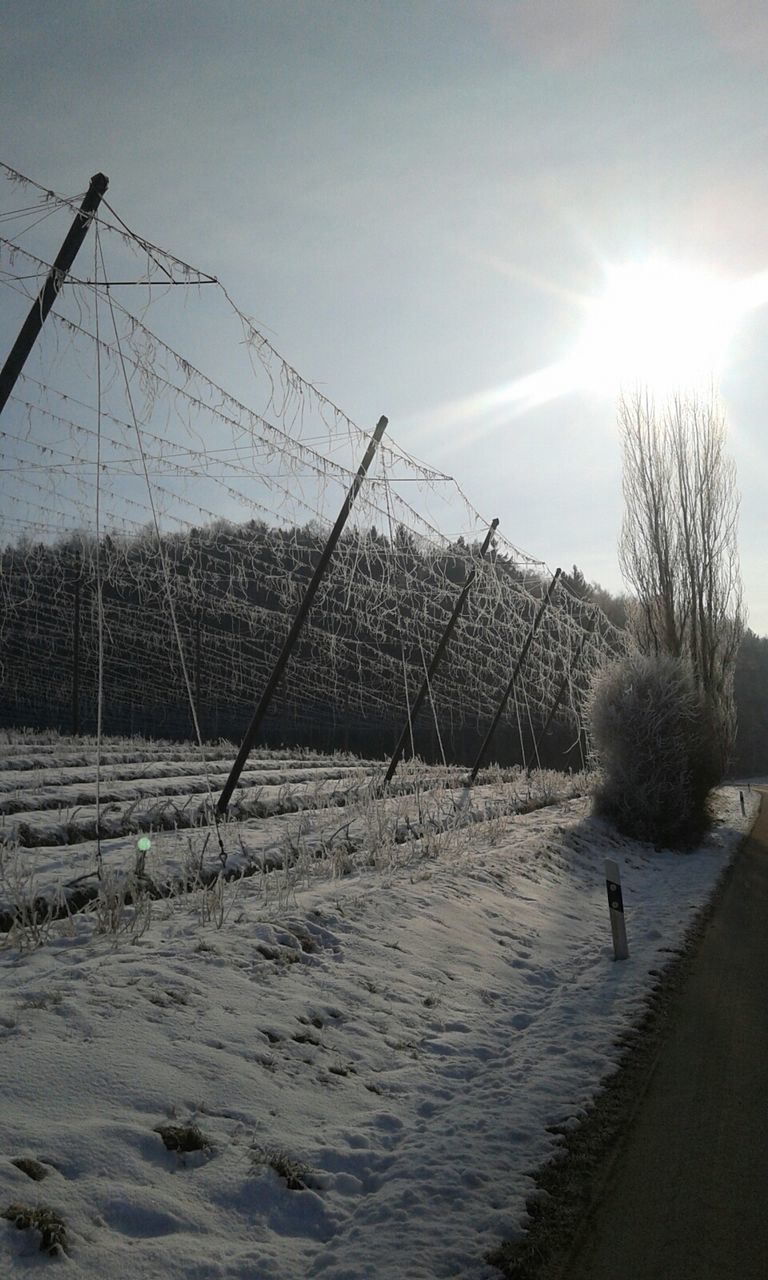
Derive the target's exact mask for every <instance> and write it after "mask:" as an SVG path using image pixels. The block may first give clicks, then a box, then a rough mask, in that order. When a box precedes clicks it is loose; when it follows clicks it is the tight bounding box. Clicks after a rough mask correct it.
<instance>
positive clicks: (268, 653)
mask: <svg viewBox="0 0 768 1280" xmlns="http://www.w3.org/2000/svg"><path fill="white" fill-rule="evenodd" d="M0 181H2V186H3V206H2V207H3V209H4V212H3V213H2V214H1V215H0V223H1V224H2V225H1V226H0V231H1V232H2V234H1V235H0V273H1V274H0V281H2V285H3V289H2V296H3V302H2V312H1V314H2V321H3V335H4V336H3V343H4V346H5V347H6V348H7V347H9V346H10V344H11V343H12V341H13V339H14V337H15V334H16V332H17V331H18V328H19V326H20V323H21V321H22V320H23V318H24V316H25V315H26V312H27V310H28V309H29V306H30V303H31V302H32V301H33V300H34V299H35V297H36V296H37V294H38V291H39V289H40V286H41V283H42V281H43V280H44V278H45V276H46V274H47V272H48V271H49V270H50V263H51V261H52V258H53V255H54V253H55V250H56V248H57V247H58V245H59V243H60V242H61V239H62V236H63V234H64V232H65V231H66V229H67V227H68V225H69V223H70V222H71V219H72V216H73V211H76V209H77V208H78V207H79V203H80V199H81V196H80V195H75V196H72V197H64V196H60V195H57V194H55V193H53V192H50V191H46V190H45V189H44V188H41V187H39V186H38V185H37V184H35V183H33V182H31V181H30V180H29V179H26V178H23V177H22V176H21V175H19V174H16V173H15V172H14V171H12V170H10V169H8V168H7V167H4V168H3V169H2V171H1V177H0ZM212 331H214V332H215V335H216V343H215V352H218V356H217V359H218V361H219V364H220V365H221V366H222V367H220V368H219V369H217V370H212V369H211V367H210V361H211V359H212V358H213V354H214V353H213V352H212V351H211V346H212V344H211V341H210V335H211V332H212ZM181 348H183V350H184V352H185V354H183V355H182V354H181V350H180V349H181ZM0 435H2V442H3V464H2V471H1V472H0V513H1V514H0V524H1V525H2V528H1V530H0V532H1V533H2V543H3V548H4V549H3V552H2V566H1V573H0V593H1V596H2V624H1V625H2V635H1V636H0V641H1V643H2V649H1V651H0V661H1V662H2V671H1V674H2V683H3V709H2V716H3V720H4V722H5V723H6V724H30V725H35V726H38V727H41V726H44V725H53V726H60V727H62V728H64V729H70V728H74V729H76V730H81V731H93V730H96V729H99V730H101V729H103V730H105V731H109V732H112V733H125V732H133V731H135V732H144V733H153V734H167V735H169V736H177V737H181V736H190V734H191V733H192V732H193V729H194V728H199V730H200V733H201V735H202V736H204V737H214V736H219V735H224V734H226V735H233V736H237V735H238V734H239V733H240V732H241V731H242V729H243V727H244V725H245V723H246V722H247V720H248V718H249V714H250V711H251V709H252V707H253V704H254V701H255V699H256V697H257V696H258V693H259V691H260V689H261V687H262V686H263V684H264V682H265V680H266V679H267V677H268V675H269V672H270V670H271V669H272V665H273V663H274V659H275V656H276V654H277V652H278V651H279V649H280V646H281V644H282V642H283V639H284V637H285V635H286V633H287V631H288V628H289V626H290V622H291V620H292V617H293V615H294V613H295V610H296V608H297V605H298V603H299V601H300V599H301V597H302V594H303V591H304V589H305V586H306V583H307V581H308V580H309V577H310V575H311V573H312V570H313V568H314V565H315V564H316V562H317V559H318V557H319V555H320V553H321V550H322V547H323V545H324V543H325V541H326V538H327V534H328V530H329V528H330V527H331V525H332V524H333V521H334V519H335V517H336V514H337V512H338V510H339V507H340V505H341V502H342V500H343V497H344V495H345V494H346V492H347V490H348V488H349V484H350V481H351V478H352V476H353V474H354V472H355V470H356V468H357V465H358V463H359V461H360V457H361V456H362V454H363V452H364V450H365V447H366V445H367V443H368V439H369V435H370V427H360V426H358V425H357V424H356V423H354V422H353V421H352V420H351V419H350V418H349V417H348V416H347V415H345V414H344V413H343V412H342V411H341V410H340V409H339V408H338V407H337V406H336V405H335V404H333V403H332V402H331V400H329V399H328V398H327V397H326V396H324V395H323V394H321V393H320V392H319V391H318V390H317V388H316V387H314V386H313V385H311V384H310V383H309V382H307V381H305V380H304V379H303V378H302V377H301V376H300V375H299V373H298V372H297V371H296V369H295V368H293V367H292V366H291V365H290V364H288V363H287V362H286V361H285V360H284V359H283V358H282V357H281V356H280V355H279V354H278V352H277V351H276V350H275V348H274V347H273V345H272V344H271V343H270V342H269V341H268V340H267V339H266V337H265V336H264V335H263V333H262V332H261V331H260V330H259V329H258V327H257V326H256V325H255V324H254V323H253V322H252V321H251V320H250V319H249V318H248V317H247V316H246V315H245V314H244V313H243V311H242V310H241V309H240V308H239V307H238V306H237V305H236V304H235V302H234V301H233V300H232V298H231V297H230V295H229V293H228V292H227V291H226V289H225V288H224V287H223V286H222V285H221V284H220V283H219V282H218V281H217V280H215V279H214V278H213V277H212V276H210V275H207V274H206V273H205V272H202V271H199V270H197V269H195V268H193V267H191V266H189V265H188V264H186V263H184V262H182V261H180V260H179V259H178V258H176V257H174V256H173V255H172V254H170V253H168V252H166V251H165V250H161V249H159V248H158V247H156V246H155V245H152V244H150V243H149V242H148V241H146V240H144V239H142V238H141V237H140V236H139V235H137V234H135V233H134V232H133V231H131V230H129V228H128V227H127V226H126V225H125V223H124V222H123V221H122V219H121V218H120V217H119V215H118V214H117V213H116V212H115V211H114V209H113V208H112V207H111V206H110V205H109V204H108V203H107V202H106V201H105V202H104V204H103V205H102V206H101V208H100V210H99V213H98V216H96V217H95V218H94V219H93V223H92V227H91V230H90V231H89V237H88V238H87V239H86V242H85V244H84V246H83V249H82V250H81V253H80V256H79V258H78V259H77V261H76V262H75V264H74V266H73V268H72V272H71V275H70V276H69V278H68V280H67V282H66V285H65V287H64V288H63V289H62V291H61V293H60V294H59V297H58V300H57V302H56V305H55V307H54V308H53V310H52V311H51V314H50V316H49V317H48V320H47V321H46V324H45V326H44V328H43V331H42V333H41V336H40V338H39V340H38V342H37V343H36V345H35V348H34V350H33V352H32V355H31V356H30V359H29V360H28V362H27V364H26V366H25V368H24V371H23V373H22V375H21V377H20V378H19V379H18V381H17V383H16V386H15V388H14V391H13V394H12V396H11V398H10V400H9V402H8V404H7V405H6V408H5V411H4V413H3V416H2V418H0ZM488 525H489V521H488V520H486V519H484V518H483V517H482V516H481V515H480V514H479V513H478V512H477V511H476V510H475V509H474V508H473V507H472V505H471V503H470V502H469V501H468V500H467V499H466V497H465V496H464V494H463V493H462V491H461V489H460V487H459V485H458V484H457V483H456V482H455V480H453V479H452V478H451V477H449V476H446V475H444V474H442V473H441V472H439V471H437V470H435V469H434V468H430V467H429V466H427V465H425V464H423V463H421V462H419V461H417V460H416V459H414V458H413V457H411V456H410V455H409V454H408V452H407V451H406V450H404V449H403V448H401V447H400V446H399V445H398V444H397V443H396V441H395V440H394V439H393V437H392V436H391V435H390V434H387V435H385V437H384V440H383V442H382V444H381V445H380V447H379V450H378V454H377V457H376V460H375V463H374V465H373V466H372V468H371V470H370V473H369V475H368V477H367V479H366V480H365V482H364V484H363V486H362V488H361V490H360V493H359V495H358V497H357V500H356V502H355V506H354V508H353V511H352V515H351V518H350V520H349V522H348V525H347V527H346V530H345V533H344V535H343V536H342V540H341V542H340V543H339V546H338V548H337V550H336V553H335V554H334V557H333V560H332V563H331V566H330V569H329V571H328V573H327V574H326V576H325V578H324V579H323V582H322V584H321V587H320V590H319V592H318V595H317V598H316V600H315V603H314V605H313V609H312V612H311V615H310V618H309V622H308V625H307V626H306V627H305V629H304V631H303V633H302V636H301V638H300V641H299V644H298V646H297V649H296V651H295V653H294V655H293V657H292V660H291V662H290V665H289V667H288V669H287V672H286V675H285V677H284V678H283V680H282V682H281V684H280V686H279V689H278V692H277V696H276V698H275V701H274V704H273V706H272V708H271V712H270V716H269V718H268V720H267V721H266V723H265V726H264V734H265V736H266V739H267V740H271V741H273V742H278V741H292V742H303V743H304V744H305V745H309V746H317V747H321V748H326V749H327V748H329V747H334V746H337V747H344V748H352V749H355V750H358V751H365V752H366V753H367V754H384V753H386V752H388V751H390V750H391V748H392V745H393V743H394V741H395V739H396V737H397V734H398V732H399V730H400V728H401V726H402V724H403V720H404V717H405V716H406V715H407V710H408V707H409V705H410V704H411V702H412V700H413V697H414V693H415V690H416V689H417V688H418V686H419V685H420V684H421V682H422V680H423V678H424V673H425V670H426V667H427V664H428V662H429V660H430V658H431V656H432V654H433V653H434V651H435V649H436V647H437V644H438V642H439V639H440V636H441V635H442V633H443V630H444V628H445V625H446V623H447V621H448V619H449V617H450V615H451V611H452V609H453V606H454V603H455V600H456V597H457V595H458V593H459V592H460V590H461V588H462V585H463V584H464V582H465V581H466V579H467V577H468V575H469V574H470V573H471V572H473V571H474V572H475V573H476V578H475V581H474V582H473V585H472V590H471V593H470V595H469V601H468V606H467V608H466V610H465V611H464V613H463V614H462V616H461V618H460V619H459V622H458V624H457V627H456V630H455V632H454V634H453V637H452V639H451V643H450V646H449V648H448V651H447V654H446V658H445V661H444V662H443V664H442V666H441V668H440V670H439V672H438V674H437V675H436V677H435V679H434V681H433V683H432V685H431V686H430V689H429V698H428V703H427V707H425V709H424V711H423V712H422V715H421V717H420V719H419V721H418V722H417V724H416V725H415V727H414V734H413V740H412V743H411V747H412V748H413V749H415V750H416V751H419V752H426V753H427V754H432V755H433V756H434V757H435V758H439V757H440V756H441V755H442V756H444V757H445V758H448V759H454V760H458V759H468V758H471V754H472V752H473V750H474V749H475V747H476V745H477V743H478V741H480V740H481V739H482V736H483V734H484V732H485V730H486V728H487V726H488V723H489V722H490V720H491V718H492V717H493V715H494V712H495V710H496V708H497V706H498V703H499V698H500V696H501V693H502V691H503V689H504V687H505V685H506V682H507V680H508V677H509V672H510V670H511V669H512V668H513V667H514V664H515V661H516V660H517V657H518V655H519V653H520V651H521V649H522V647H523V645H524V643H525V640H526V637H527V635H528V633H529V630H530V627H531V624H532V621H533V619H534V617H535V615H536V612H537V610H538V608H539V604H540V601H541V599H542V597H543V594H544V592H545V590H546V587H547V585H548V583H549V580H550V577H551V574H550V572H549V571H548V570H547V568H546V566H544V565H543V564H541V563H540V562H538V561H536V560H535V559H534V558H533V557H531V556H529V555H527V554H525V553H523V552H522V551H520V550H519V548H518V547H517V546H516V545H515V544H513V543H512V542H510V541H509V540H508V539H507V538H506V537H505V536H504V534H503V533H502V532H499V531H498V530H497V531H496V534H495V536H494V540H493V543H492V545H491V549H490V552H489V554H488V555H487V556H486V557H485V558H482V557H481V555H480V547H481V543H482V541H483V539H484V537H485V535H486V532H487V530H488ZM622 647H623V639H622V636H621V634H620V633H618V632H616V631H615V629H614V628H613V627H612V626H611V624H610V623H609V622H608V620H607V619H606V618H605V617H604V615H603V614H602V613H601V612H600V611H599V610H598V609H596V608H595V607H594V606H593V605H591V604H590V603H588V602H586V601H583V600H580V599H578V598H576V597H575V596H574V595H572V594H571V593H570V592H569V591H568V590H567V589H566V588H565V587H562V586H558V588H557V589H556V591H555V593H554V595H553V598H552V602H551V604H550V607H549V609H548V611H547V613H546V615H545V617H544V619H543V621H542V625H541V627H540V629H539V631H538V632H537V634H536V636H535V638H534V640H533V643H532V645H531V648H530V652H529V654H528V657H527V660H526V664H525V669H524V672H523V673H522V677H523V678H522V679H521V680H520V681H519V682H518V684H517V685H516V686H515V690H514V694H513V696H512V698H511V699H510V701H509V703H508V705H507V707H506V710H505V715H504V718H503V721H502V724H501V725H500V731H499V736H498V738H497V740H496V743H495V749H496V750H497V751H498V752H502V753H503V752H504V751H507V753H510V752H511V753H512V755H514V752H515V751H516V750H517V749H518V748H519V747H520V744H523V745H522V747H520V749H521V750H522V751H523V753H525V752H526V751H527V752H528V753H530V751H531V744H532V742H533V741H534V740H535V738H536V730H537V726H538V728H539V729H540V728H541V725H542V723H543V722H544V720H545V719H546V717H547V715H548V713H549V711H550V709H551V706H552V700H553V698H554V696H555V693H556V691H557V690H558V689H561V688H562V689H563V698H562V703H561V706H560V708H559V711H558V715H559V717H560V720H561V722H567V723H568V724H569V729H568V734H569V735H570V738H571V740H573V739H574V738H576V739H577V740H578V735H576V733H575V726H576V724H577V723H578V721H579V717H580V707H581V704H582V699H583V692H584V687H585V682H586V678H587V675H588V672H589V670H590V669H591V668H592V667H593V666H594V664H595V662H596V661H597V660H598V659H599V657H600V655H601V654H602V653H604V652H605V651H606V650H607V649H614V650H620V649H621V648H622ZM195 721H197V725H196V726H195ZM526 743H527V746H526V745H525V744H526ZM573 763H574V764H578V763H579V760H578V758H575V759H574V760H573Z"/></svg>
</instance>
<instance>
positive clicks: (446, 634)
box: [383, 517, 499, 787]
mask: <svg viewBox="0 0 768 1280" xmlns="http://www.w3.org/2000/svg"><path fill="white" fill-rule="evenodd" d="M498 527H499V521H498V517H496V519H494V520H492V521H491V527H490V529H489V530H488V532H487V534H486V535H485V541H484V543H483V545H482V547H481V548H480V557H481V559H482V558H483V556H484V555H485V553H486V551H487V550H488V548H489V546H490V545H491V538H492V537H493V535H494V533H495V532H496V530H497V529H498ZM476 576H477V569H472V571H471V572H470V574H469V577H468V578H467V580H466V582H465V583H464V586H463V587H462V589H461V594H460V595H459V597H458V599H457V600H456V603H455V605H454V606H453V613H452V614H451V616H450V618H449V619H448V621H447V623H446V624H445V630H444V631H443V634H442V636H441V637H440V643H439V644H438V646H437V648H436V650H435V652H434V655H433V657H432V661H431V662H430V664H429V666H428V668H427V672H426V675H425V676H424V679H423V681H422V683H421V688H420V689H419V692H418V693H417V694H416V698H415V699H414V702H413V705H412V706H411V713H410V716H409V717H408V719H407V720H406V722H405V724H404V725H403V731H402V733H401V734H400V737H399V738H398V740H397V746H396V747H395V750H394V752H393V754H392V759H391V760H390V762H389V767H388V769H387V772H386V774H385V775H384V783H383V785H384V786H385V787H386V786H387V785H388V784H389V783H390V782H391V781H392V777H393V775H394V772H395V769H396V768H397V766H398V764H399V763H400V757H401V756H402V754H403V751H404V750H405V744H406V742H407V741H408V734H409V731H410V728H411V725H412V724H413V722H414V720H415V719H416V716H417V715H418V713H419V710H420V709H421V704H422V703H423V701H424V699H425V698H426V696H427V693H428V691H429V686H430V683H431V681H432V677H433V676H434V674H435V672H436V671H437V668H438V666H439V665H440V660H441V658H442V656H443V654H444V653H445V650H446V646H447V644H448V641H449V640H450V638H451V635H452V633H453V628H454V627H455V626H456V623H457V621H458V619H459V616H460V615H461V613H462V611H463V609H464V605H465V604H466V602H467V597H468V595H469V589H470V587H471V586H472V583H473V582H474V580H475V578H476Z"/></svg>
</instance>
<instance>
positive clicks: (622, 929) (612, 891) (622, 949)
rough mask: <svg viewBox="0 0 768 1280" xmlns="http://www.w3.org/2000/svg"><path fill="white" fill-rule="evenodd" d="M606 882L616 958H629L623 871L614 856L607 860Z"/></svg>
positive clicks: (614, 956)
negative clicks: (622, 880) (622, 890)
mask: <svg viewBox="0 0 768 1280" xmlns="http://www.w3.org/2000/svg"><path fill="white" fill-rule="evenodd" d="M605 884H606V888H607V890H608V907H609V910H610V913H611V934H612V935H613V958H614V960H627V959H628V958H629V947H628V945H627V926H626V924H625V922H624V899H623V897H622V894H621V872H620V871H619V864H618V862H614V861H613V859H612V858H606V860H605Z"/></svg>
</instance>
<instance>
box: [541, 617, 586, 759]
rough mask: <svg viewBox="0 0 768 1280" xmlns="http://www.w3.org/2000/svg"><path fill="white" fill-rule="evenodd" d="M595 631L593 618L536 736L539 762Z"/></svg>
mask: <svg viewBox="0 0 768 1280" xmlns="http://www.w3.org/2000/svg"><path fill="white" fill-rule="evenodd" d="M594 629H595V619H594V617H592V618H591V620H590V623H589V626H588V627H587V629H586V631H585V632H584V635H583V636H582V637H581V643H580V644H579V647H578V649H577V650H576V653H575V655H574V658H573V662H572V663H571V665H570V667H569V668H568V670H567V671H566V673H565V675H564V676H563V681H562V684H561V685H560V688H559V689H558V691H557V694H556V695H555V700H554V702H553V703H552V706H551V707H550V709H549V715H548V716H547V718H546V720H545V721H544V728H543V729H542V730H541V732H540V733H539V734H537V736H536V740H535V742H534V744H533V754H534V757H535V758H536V759H537V760H538V758H539V746H540V745H541V742H542V740H543V739H544V737H545V736H546V733H547V730H548V728H549V726H550V725H551V723H552V720H553V719H554V715H555V712H556V711H557V708H558V707H559V706H560V703H561V702H562V698H563V694H564V693H565V690H566V688H567V687H568V680H569V679H570V677H571V676H572V675H573V673H574V671H575V670H576V668H577V667H578V665H579V661H580V659H581V655H582V653H583V652H584V645H585V644H586V643H587V640H588V639H589V637H590V636H591V634H592V632H593V631H594ZM528 772H529V773H530V772H531V771H530V769H529V770H528Z"/></svg>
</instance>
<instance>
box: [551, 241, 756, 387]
mask: <svg viewBox="0 0 768 1280" xmlns="http://www.w3.org/2000/svg"><path fill="white" fill-rule="evenodd" d="M584 307H585V310H586V324H585V327H584V329H583V331H582V335H581V337H580V339H579V340H578V341H577V344H576V347H575V349H574V350H573V352H572V353H571V356H570V359H569V364H570V366H571V369H572V371H573V374H574V377H575V378H576V380H577V381H578V382H579V383H580V385H581V386H582V387H584V388H585V389H588V390H593V391H598V392H605V393H608V394H615V393H616V392H617V391H620V390H622V389H626V388H629V387H637V386H639V385H642V386H644V387H647V388H648V389H649V390H650V391H651V392H653V393H654V394H669V393H671V392H673V391H686V390H692V389H696V388H699V387H701V386H704V385H711V384H713V383H716V382H717V381H718V380H719V378H720V377H721V375H722V373H723V370H724V368H725V365H726V362H727V359H728V354H729V348H730V345H731V342H732V339H733V337H734V334H735V332H736V329H737V328H738V325H739V322H740V320H741V319H742V317H743V314H744V310H745V306H744V299H743V297H742V296H741V293H740V290H739V289H738V287H737V286H736V285H735V283H734V282H732V281H729V280H727V279H726V278H725V277H723V276H719V275H717V274H716V273H715V272H714V271H709V270H706V269H703V268H697V267H692V266H687V265H682V264H675V263H673V262H669V261H665V260H663V259H661V258H656V259H651V260H648V261H645V262H628V263H624V264H621V265H616V266H607V267H606V268H605V288H604V291H603V293H602V294H601V295H600V296H599V297H597V298H592V299H588V300H586V301H585V302H584Z"/></svg>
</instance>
